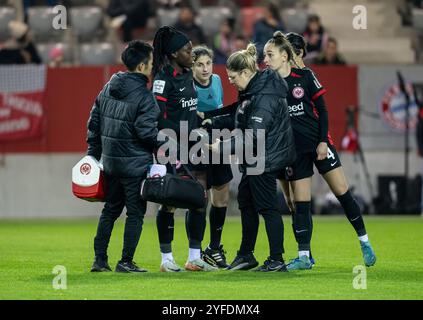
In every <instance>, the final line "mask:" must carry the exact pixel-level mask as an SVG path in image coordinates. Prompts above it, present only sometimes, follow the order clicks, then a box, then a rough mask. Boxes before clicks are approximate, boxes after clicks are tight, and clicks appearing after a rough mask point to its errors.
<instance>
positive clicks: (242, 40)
mask: <svg viewBox="0 0 423 320" xmlns="http://www.w3.org/2000/svg"><path fill="white" fill-rule="evenodd" d="M247 44H248V41H247V38H246V37H245V36H244V35H242V34H239V35H237V36H236V38H235V43H234V50H235V51H239V50H245V48H247Z"/></svg>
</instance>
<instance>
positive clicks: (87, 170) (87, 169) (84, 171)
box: [79, 163, 91, 176]
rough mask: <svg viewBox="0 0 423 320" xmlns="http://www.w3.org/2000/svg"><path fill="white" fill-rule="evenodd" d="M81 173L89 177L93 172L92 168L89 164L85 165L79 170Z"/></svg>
mask: <svg viewBox="0 0 423 320" xmlns="http://www.w3.org/2000/svg"><path fill="white" fill-rule="evenodd" d="M79 171H81V173H82V174H83V175H85V176H87V175H89V174H90V172H91V166H90V164H89V163H83V164H82V165H81V167H80V168H79Z"/></svg>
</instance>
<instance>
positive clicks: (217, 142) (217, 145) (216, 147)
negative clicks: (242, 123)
mask: <svg viewBox="0 0 423 320" xmlns="http://www.w3.org/2000/svg"><path fill="white" fill-rule="evenodd" d="M206 147H207V148H209V150H211V151H212V152H214V153H219V152H220V140H219V139H216V140H215V142H214V143H213V144H208V143H206Z"/></svg>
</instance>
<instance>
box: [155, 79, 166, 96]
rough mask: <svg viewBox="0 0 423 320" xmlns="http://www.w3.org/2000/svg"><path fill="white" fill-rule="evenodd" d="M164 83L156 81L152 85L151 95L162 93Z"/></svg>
mask: <svg viewBox="0 0 423 320" xmlns="http://www.w3.org/2000/svg"><path fill="white" fill-rule="evenodd" d="M165 84H166V81H163V80H156V81H154V83H153V93H163V91H164V87H165Z"/></svg>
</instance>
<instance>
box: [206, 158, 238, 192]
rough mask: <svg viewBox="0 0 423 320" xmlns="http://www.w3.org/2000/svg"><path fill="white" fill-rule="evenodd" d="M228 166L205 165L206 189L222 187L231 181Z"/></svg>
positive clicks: (231, 176) (230, 172)
mask: <svg viewBox="0 0 423 320" xmlns="http://www.w3.org/2000/svg"><path fill="white" fill-rule="evenodd" d="M233 177H234V176H233V174H232V169H231V165H230V164H224V163H222V164H209V165H207V189H210V188H211V187H218V186H222V185H224V184H226V183H228V182H230V181H231V180H232V179H233Z"/></svg>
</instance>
